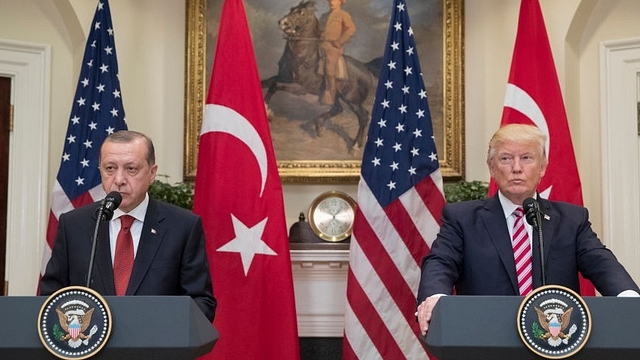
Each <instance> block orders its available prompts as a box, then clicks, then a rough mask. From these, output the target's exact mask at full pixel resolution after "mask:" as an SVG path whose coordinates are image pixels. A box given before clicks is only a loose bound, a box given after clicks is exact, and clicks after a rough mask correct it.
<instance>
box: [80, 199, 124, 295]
mask: <svg viewBox="0 0 640 360" xmlns="http://www.w3.org/2000/svg"><path fill="white" fill-rule="evenodd" d="M121 202H122V195H120V193H119V192H117V191H112V192H110V193H109V194H107V196H105V198H104V199H102V201H101V202H100V206H98V214H97V216H96V226H95V228H94V230H93V239H92V241H91V257H90V258H89V269H88V270H87V287H90V286H91V277H92V276H93V263H94V262H95V260H96V248H97V246H98V230H99V229H100V223H101V222H103V221H109V220H111V218H112V217H113V211H114V210H115V209H117V208H118V206H120V203H121Z"/></svg>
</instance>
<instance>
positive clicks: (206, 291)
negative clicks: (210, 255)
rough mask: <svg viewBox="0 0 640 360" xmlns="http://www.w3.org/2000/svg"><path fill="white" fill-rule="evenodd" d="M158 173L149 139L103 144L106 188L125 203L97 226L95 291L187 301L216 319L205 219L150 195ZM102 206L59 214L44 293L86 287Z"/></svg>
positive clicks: (124, 136) (128, 136)
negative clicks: (179, 297) (178, 297)
mask: <svg viewBox="0 0 640 360" xmlns="http://www.w3.org/2000/svg"><path fill="white" fill-rule="evenodd" d="M157 168H158V165H157V164H156V163H155V150H154V146H153V142H152V141H151V139H150V138H148V137H147V136H146V135H144V134H141V133H138V132H135V131H118V132H116V133H114V134H112V135H110V136H109V137H107V138H106V140H105V141H104V143H103V144H102V148H101V150H100V174H101V177H102V187H103V189H104V190H105V192H107V193H109V192H112V191H117V192H119V193H120V194H121V195H122V202H121V204H120V206H119V207H118V208H117V209H116V210H115V211H114V212H113V219H111V220H110V221H109V222H108V223H104V224H103V226H101V228H100V232H99V235H98V239H99V241H98V246H97V249H96V257H95V266H94V271H93V276H92V280H91V286H90V287H91V288H92V289H94V290H96V291H97V292H99V293H100V294H101V295H188V296H190V297H191V298H193V300H194V301H195V302H196V304H197V305H198V307H199V308H200V309H201V310H202V312H203V313H204V314H205V315H206V317H207V318H208V319H209V320H211V321H213V318H214V315H215V309H216V300H215V298H214V297H213V286H212V284H211V275H210V272H209V262H208V259H207V255H206V251H205V238H204V230H203V228H202V221H201V219H200V217H199V216H197V215H195V214H193V213H192V212H190V211H187V210H185V209H182V208H179V207H177V206H174V205H170V204H166V203H162V202H159V201H156V200H154V199H151V198H150V197H149V195H148V194H147V190H148V189H149V186H150V185H151V183H153V181H154V180H155V176H156V171H157ZM99 206H100V202H96V203H93V204H89V205H86V206H83V207H80V208H77V209H75V210H72V211H70V212H68V213H65V214H62V215H61V216H60V218H59V224H58V232H57V235H56V239H55V243H54V246H53V250H52V254H51V259H50V260H49V262H48V264H47V268H46V272H45V274H44V276H43V277H42V280H41V282H40V293H41V294H42V295H50V294H52V293H54V292H55V291H57V290H59V289H61V288H64V287H67V286H86V283H87V280H86V277H87V273H88V268H89V262H90V257H91V248H92V243H91V239H92V238H93V233H94V228H95V224H96V220H97V216H98V215H97V212H98V208H99Z"/></svg>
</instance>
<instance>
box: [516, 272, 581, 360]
mask: <svg viewBox="0 0 640 360" xmlns="http://www.w3.org/2000/svg"><path fill="white" fill-rule="evenodd" d="M517 321H518V332H519V333H520V338H521V339H522V341H523V342H524V344H525V345H526V346H527V347H528V348H529V349H531V351H533V352H534V353H536V354H537V355H538V356H541V357H544V358H547V359H563V358H566V357H569V356H572V355H575V354H576V353H577V352H578V351H580V350H581V349H582V347H583V346H584V344H586V342H587V340H588V339H589V335H590V333H591V314H590V313H589V308H588V307H587V304H586V303H585V302H584V299H582V298H581V297H580V295H578V294H576V293H575V292H574V291H572V290H570V289H568V288H565V287H562V286H553V285H550V286H543V287H540V288H537V289H535V290H534V291H533V292H532V293H531V294H529V295H528V296H527V297H525V299H524V300H523V301H522V304H521V305H520V309H519V310H518V319H517Z"/></svg>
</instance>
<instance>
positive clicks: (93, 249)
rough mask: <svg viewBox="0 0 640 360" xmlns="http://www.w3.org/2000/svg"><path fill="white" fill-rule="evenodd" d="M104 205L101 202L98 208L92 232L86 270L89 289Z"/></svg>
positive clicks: (103, 201)
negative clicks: (89, 255)
mask: <svg viewBox="0 0 640 360" xmlns="http://www.w3.org/2000/svg"><path fill="white" fill-rule="evenodd" d="M104 204H105V200H102V203H101V204H100V207H99V208H98V219H97V220H96V226H95V229H94V231H93V239H92V241H91V257H90V258H89V269H88V270H87V287H88V288H89V287H91V286H90V285H91V278H92V277H93V263H94V262H95V259H96V248H97V246H98V230H99V229H100V222H101V221H102V217H103V216H104Z"/></svg>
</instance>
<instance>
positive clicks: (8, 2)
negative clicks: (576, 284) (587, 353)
mask: <svg viewBox="0 0 640 360" xmlns="http://www.w3.org/2000/svg"><path fill="white" fill-rule="evenodd" d="M290 1H291V3H292V5H293V4H295V3H297V2H298V1H297V0H290ZM354 1H356V0H354ZM363 1H364V0H363ZM96 3H97V1H95V0H0V9H1V11H0V38H1V39H9V40H13V41H25V42H31V43H40V44H48V45H50V46H51V49H52V50H51V64H52V65H51V66H52V68H51V99H50V104H51V109H50V116H51V118H50V122H49V129H50V136H49V153H48V158H49V178H48V184H49V186H48V188H49V189H50V188H51V184H52V182H53V180H54V178H55V175H56V172H57V169H58V166H59V159H60V153H61V148H62V138H63V137H64V133H65V131H66V126H67V117H68V115H69V111H70V107H71V99H72V97H73V93H74V91H75V85H76V81H77V72H78V70H79V65H78V62H79V61H80V59H81V57H82V53H83V50H84V45H85V37H84V34H85V33H86V31H87V28H88V27H89V26H90V23H91V20H92V17H93V13H94V10H95V6H96ZM519 4H520V2H519V1H518V0H481V1H479V0H466V1H465V34H466V37H465V49H466V52H465V61H466V66H465V80H466V89H465V93H466V95H465V114H466V139H465V143H466V149H467V155H466V156H467V157H466V174H467V179H469V180H475V179H478V180H487V179H488V172H487V170H486V168H485V163H484V153H485V149H486V144H487V142H488V140H489V137H490V136H491V134H492V133H493V131H495V129H496V128H497V127H498V124H499V122H500V117H501V114H502V103H503V98H504V90H505V84H506V80H507V77H508V73H509V67H510V63H511V55H512V51H513V43H514V38H515V31H516V26H517V19H518V11H519ZM540 4H541V7H542V11H543V14H544V17H545V21H546V26H547V31H548V33H549V37H550V42H551V47H552V51H553V54H554V58H555V62H556V68H557V71H558V74H559V80H560V85H561V87H562V90H563V94H564V96H565V104H566V106H567V112H568V116H569V122H570V126H571V130H572V135H573V141H574V146H575V150H576V156H577V160H578V168H579V170H580V173H581V176H582V183H583V192H584V198H585V205H587V206H588V207H589V208H590V209H591V213H592V217H593V218H592V221H593V224H594V228H595V229H596V231H597V232H598V233H601V232H602V231H601V229H602V228H603V224H602V206H603V205H602V204H603V199H602V190H601V187H602V175H601V170H602V166H601V164H600V145H601V140H600V132H599V129H600V125H599V124H600V108H599V106H600V105H599V99H600V93H599V91H600V90H599V89H600V87H599V85H600V84H599V61H600V60H599V50H598V48H599V44H600V42H602V41H605V40H615V39H624V38H632V37H640V27H639V26H638V25H637V19H638V18H640V2H638V1H635V0H616V1H610V0H540ZM110 5H111V14H112V17H113V21H114V28H115V31H116V33H115V36H116V44H117V52H118V62H119V66H120V80H121V85H122V92H123V98H124V106H125V110H126V113H127V119H128V121H129V127H130V128H131V129H135V130H140V131H143V132H145V133H147V134H149V135H150V136H151V137H152V138H153V139H154V141H155V142H156V143H157V145H158V146H157V151H158V154H157V159H158V163H159V165H160V170H159V172H160V173H163V174H168V175H169V176H170V177H171V179H172V180H174V181H179V180H181V179H182V168H183V161H182V153H183V137H182V134H183V119H184V116H183V111H184V107H183V101H184V25H185V19H184V13H185V4H184V1H181V0H135V1H131V0H110ZM414 21H416V20H415V19H414ZM633 151H636V150H635V149H633ZM631 181H632V182H633V183H634V184H637V183H638V180H637V179H631ZM284 189H285V207H286V208H285V210H286V213H287V221H288V223H289V224H292V223H293V222H295V221H296V220H297V218H298V214H299V212H300V211H306V209H307V206H308V204H309V203H310V202H311V200H312V199H313V198H314V197H315V196H316V195H317V194H319V193H321V192H323V191H324V190H328V189H339V190H343V191H346V192H348V193H349V194H351V195H352V196H354V197H355V196H356V185H355V184H353V185H285V186H284ZM43 237H44V234H43ZM603 240H604V241H605V242H607V239H603ZM43 243H44V240H43ZM614 251H615V249H614ZM34 256H38V254H37V253H36V255H34ZM31 270H32V269H25V271H27V272H29V271H31ZM635 277H636V278H637V279H640V274H635Z"/></svg>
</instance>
